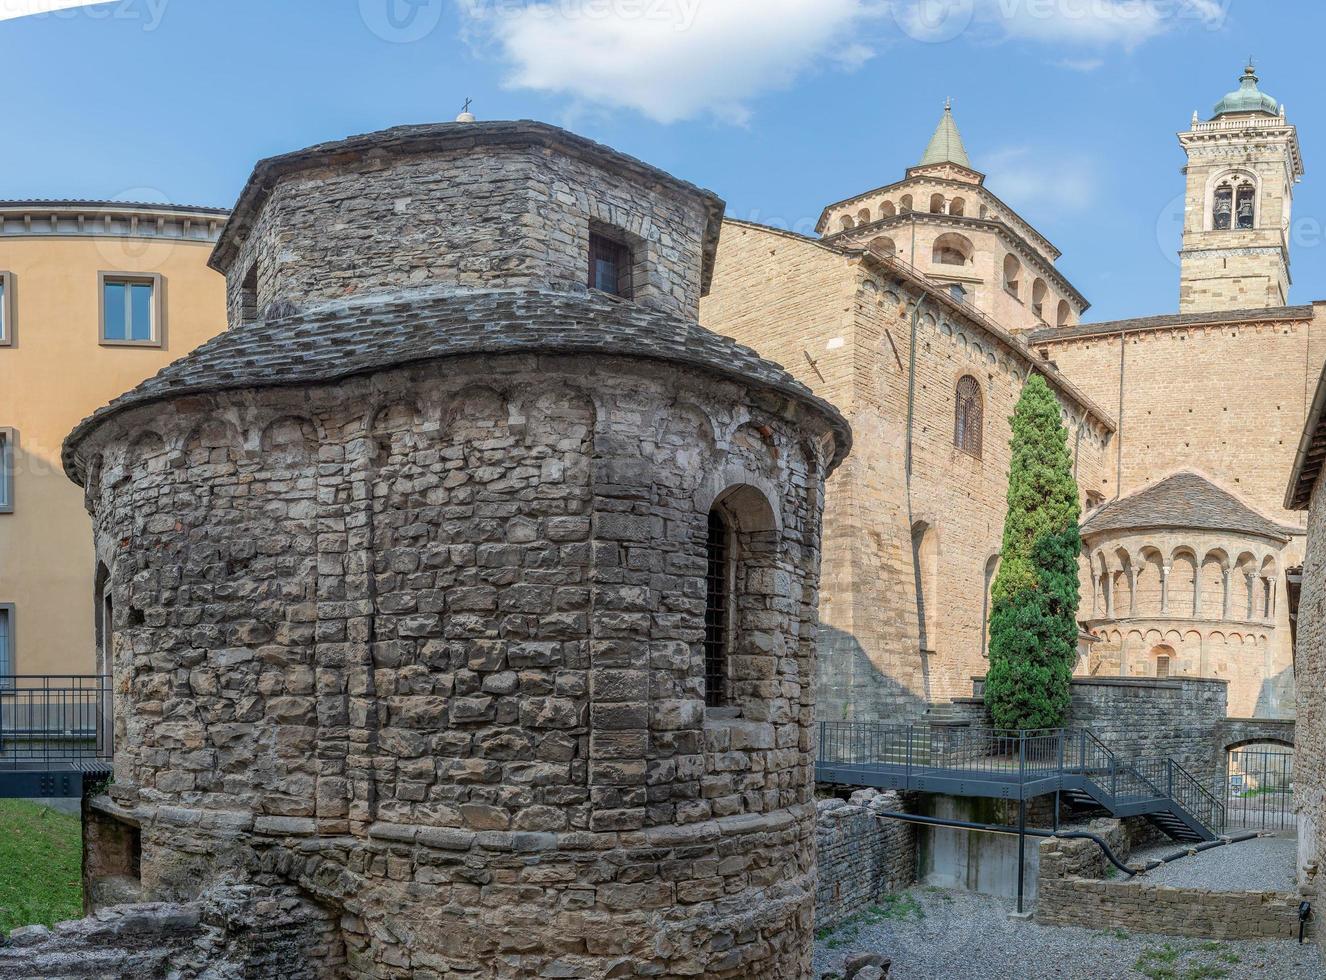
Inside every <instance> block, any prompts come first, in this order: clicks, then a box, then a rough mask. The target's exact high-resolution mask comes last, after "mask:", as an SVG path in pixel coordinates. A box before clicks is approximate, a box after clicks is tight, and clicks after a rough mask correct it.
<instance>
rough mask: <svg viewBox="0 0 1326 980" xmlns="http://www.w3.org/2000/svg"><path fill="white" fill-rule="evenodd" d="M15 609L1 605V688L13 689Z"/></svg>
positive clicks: (6, 604)
mask: <svg viewBox="0 0 1326 980" xmlns="http://www.w3.org/2000/svg"><path fill="white" fill-rule="evenodd" d="M13 677H14V607H13V605H11V604H9V603H0V688H5V689H8V688H11V687H13Z"/></svg>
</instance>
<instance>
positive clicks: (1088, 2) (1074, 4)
mask: <svg viewBox="0 0 1326 980" xmlns="http://www.w3.org/2000/svg"><path fill="white" fill-rule="evenodd" d="M1231 2H1232V0H896V3H895V6H894V15H895V18H896V20H897V22H898V26H899V27H900V28H901V29H902V31H903V33H905V34H907V35H908V36H910V37H912V38H915V39H916V40H921V41H930V42H940V41H951V40H953V39H954V38H957V37H959V36H960V35H962V34H965V33H967V32H968V31H969V30H976V31H981V32H983V33H987V34H988V33H993V34H994V35H996V36H997V37H1000V38H1020V39H1026V40H1033V41H1042V42H1047V43H1055V44H1070V45H1077V46H1088V47H1107V46H1117V47H1122V48H1124V49H1131V48H1134V47H1136V46H1137V45H1139V44H1142V43H1143V42H1145V41H1148V40H1150V39H1151V38H1153V37H1157V36H1159V35H1161V34H1165V33H1168V32H1169V31H1173V30H1180V29H1184V28H1188V27H1194V26H1199V27H1205V28H1207V29H1210V30H1218V29H1219V28H1220V27H1222V26H1223V25H1224V23H1225V19H1226V17H1227V15H1228V6H1229V4H1230V3H1231Z"/></svg>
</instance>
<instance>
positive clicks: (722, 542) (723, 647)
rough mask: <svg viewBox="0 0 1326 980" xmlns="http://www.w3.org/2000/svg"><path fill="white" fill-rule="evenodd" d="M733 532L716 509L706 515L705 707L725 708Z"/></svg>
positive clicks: (720, 512)
mask: <svg viewBox="0 0 1326 980" xmlns="http://www.w3.org/2000/svg"><path fill="white" fill-rule="evenodd" d="M731 541H732V530H731V528H730V527H729V526H728V523H727V519H726V518H725V517H724V516H723V513H722V511H720V510H719V509H718V508H717V507H715V508H713V509H712V510H710V511H709V533H708V536H707V538H706V540H705V554H706V557H707V558H708V569H707V571H706V572H705V602H704V703H705V704H706V705H707V706H708V707H710V708H721V707H723V706H724V705H725V704H727V651H728V621H729V606H730V603H731V600H732V544H731Z"/></svg>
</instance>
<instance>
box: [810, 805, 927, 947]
mask: <svg viewBox="0 0 1326 980" xmlns="http://www.w3.org/2000/svg"><path fill="white" fill-rule="evenodd" d="M906 810H907V806H906V804H905V803H904V801H903V799H902V797H901V796H900V795H899V794H897V793H892V792H886V793H881V792H878V791H877V790H858V791H857V792H855V793H853V794H852V799H851V801H850V802H848V801H846V800H838V799H833V800H820V801H818V802H817V803H816V811H817V820H816V824H815V851H816V856H817V860H818V865H819V879H818V882H817V883H816V887H815V928H816V930H820V929H834V928H837V927H838V926H839V925H841V924H842V923H843V921H844V920H846V919H850V918H851V917H852V916H854V915H856V914H858V913H860V912H862V911H864V910H865V909H867V908H869V907H870V906H871V905H873V904H875V903H876V902H878V901H879V899H880V897H881V896H882V895H886V894H888V893H889V892H893V891H898V890H900V889H903V888H906V887H908V886H909V885H912V884H915V882H916V833H915V829H914V827H913V825H912V824H907V823H903V822H902V821H900V820H891V819H887V818H883V817H879V816H876V814H877V813H880V812H884V811H893V812H895V813H897V812H905V811H906Z"/></svg>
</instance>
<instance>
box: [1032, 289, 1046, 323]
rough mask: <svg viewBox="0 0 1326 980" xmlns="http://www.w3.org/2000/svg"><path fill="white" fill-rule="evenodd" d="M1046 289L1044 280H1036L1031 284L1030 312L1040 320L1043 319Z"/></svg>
mask: <svg viewBox="0 0 1326 980" xmlns="http://www.w3.org/2000/svg"><path fill="white" fill-rule="evenodd" d="M1048 289H1049V287H1048V286H1046V285H1045V280H1044V279H1037V280H1036V281H1035V282H1033V283H1032V284H1031V311H1032V312H1033V313H1035V314H1036V315H1037V316H1038V317H1040V318H1041V319H1042V320H1044V319H1045V293H1046V292H1047V291H1048Z"/></svg>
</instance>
